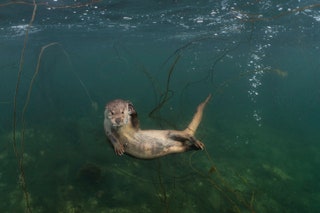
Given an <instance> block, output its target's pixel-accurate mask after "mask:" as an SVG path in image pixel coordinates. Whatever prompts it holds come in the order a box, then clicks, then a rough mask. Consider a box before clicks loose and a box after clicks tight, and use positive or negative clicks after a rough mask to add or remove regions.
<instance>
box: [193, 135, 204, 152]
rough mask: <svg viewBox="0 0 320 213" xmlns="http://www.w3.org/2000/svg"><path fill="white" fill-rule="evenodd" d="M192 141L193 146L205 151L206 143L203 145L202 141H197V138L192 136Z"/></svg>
mask: <svg viewBox="0 0 320 213" xmlns="http://www.w3.org/2000/svg"><path fill="white" fill-rule="evenodd" d="M190 141H191V142H192V143H193V145H194V146H195V147H197V148H198V149H201V150H203V149H204V143H202V142H201V141H199V140H197V139H196V138H195V137H193V136H191V137H190Z"/></svg>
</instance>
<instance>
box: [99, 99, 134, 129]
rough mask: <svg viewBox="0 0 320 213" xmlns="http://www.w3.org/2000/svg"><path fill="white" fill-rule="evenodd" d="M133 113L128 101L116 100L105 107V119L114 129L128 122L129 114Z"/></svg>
mask: <svg viewBox="0 0 320 213" xmlns="http://www.w3.org/2000/svg"><path fill="white" fill-rule="evenodd" d="M133 113H135V110H134V108H133V105H132V103H131V102H129V101H125V100H122V99H116V100H113V101H111V102H109V103H108V104H107V105H106V110H105V117H106V118H108V119H109V120H110V122H111V124H112V126H114V127H121V126H124V125H126V124H127V123H128V122H129V121H130V116H131V114H133Z"/></svg>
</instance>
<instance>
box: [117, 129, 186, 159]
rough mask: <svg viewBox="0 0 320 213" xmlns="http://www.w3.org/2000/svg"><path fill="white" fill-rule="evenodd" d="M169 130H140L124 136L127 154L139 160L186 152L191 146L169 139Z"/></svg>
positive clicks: (121, 138) (121, 140)
mask: <svg viewBox="0 0 320 213" xmlns="http://www.w3.org/2000/svg"><path fill="white" fill-rule="evenodd" d="M168 134H169V130H139V131H136V132H134V133H132V132H131V133H130V134H122V135H121V136H120V142H121V143H122V144H123V145H124V147H125V152H126V153H127V154H129V155H132V156H134V157H137V158H143V159H152V158H157V157H161V156H164V155H167V154H171V153H179V152H185V151H186V150H187V149H189V148H190V145H188V144H186V143H183V142H180V141H176V140H173V139H171V138H169V137H168Z"/></svg>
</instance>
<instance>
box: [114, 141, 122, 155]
mask: <svg viewBox="0 0 320 213" xmlns="http://www.w3.org/2000/svg"><path fill="white" fill-rule="evenodd" d="M113 146H114V152H115V153H116V154H117V155H123V154H124V147H123V145H122V144H120V143H116V144H114V145H113Z"/></svg>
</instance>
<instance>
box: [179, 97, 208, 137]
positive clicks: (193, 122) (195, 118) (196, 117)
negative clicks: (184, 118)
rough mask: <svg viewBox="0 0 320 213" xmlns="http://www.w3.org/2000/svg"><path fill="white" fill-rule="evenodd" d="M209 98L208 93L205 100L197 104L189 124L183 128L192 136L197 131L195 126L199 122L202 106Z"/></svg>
mask: <svg viewBox="0 0 320 213" xmlns="http://www.w3.org/2000/svg"><path fill="white" fill-rule="evenodd" d="M210 98H211V94H209V95H208V97H207V98H206V100H205V101H204V102H202V103H200V104H199V106H198V108H197V112H196V113H195V114H194V115H193V118H192V120H191V122H190V124H189V125H188V127H187V128H186V129H185V130H184V132H185V133H187V134H189V135H192V136H193V135H194V134H195V132H196V131H197V128H198V126H199V124H200V122H201V119H202V114H203V110H204V107H205V106H206V105H207V103H208V102H209V100H210Z"/></svg>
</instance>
